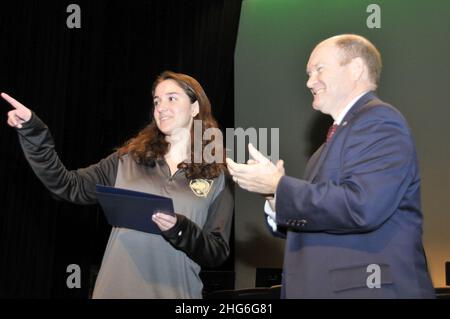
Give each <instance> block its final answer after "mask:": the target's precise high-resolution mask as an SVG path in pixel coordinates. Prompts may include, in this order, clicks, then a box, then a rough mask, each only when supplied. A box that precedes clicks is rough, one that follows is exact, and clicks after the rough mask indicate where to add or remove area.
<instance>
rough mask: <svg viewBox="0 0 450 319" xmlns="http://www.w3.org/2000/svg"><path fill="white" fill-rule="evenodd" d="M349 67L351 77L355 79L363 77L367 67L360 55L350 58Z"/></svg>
mask: <svg viewBox="0 0 450 319" xmlns="http://www.w3.org/2000/svg"><path fill="white" fill-rule="evenodd" d="M351 68H352V74H353V79H354V80H355V81H358V80H361V79H364V73H365V72H366V69H367V67H366V64H365V63H364V60H363V59H362V58H361V57H356V58H353V59H352V61H351Z"/></svg>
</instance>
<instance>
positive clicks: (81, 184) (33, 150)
mask: <svg viewBox="0 0 450 319" xmlns="http://www.w3.org/2000/svg"><path fill="white" fill-rule="evenodd" d="M17 131H18V133H19V140H20V143H21V146H22V149H23V151H24V154H25V157H26V159H27V160H28V162H29V164H30V165H31V167H32V169H33V171H34V172H35V174H36V175H37V176H38V178H39V179H40V180H41V181H42V183H43V184H44V185H45V186H46V187H47V188H48V189H49V190H50V192H52V193H53V194H54V195H56V196H57V197H59V198H61V199H63V200H67V201H70V202H72V203H76V204H95V203H96V202H97V199H96V194H95V186H96V184H102V185H108V186H116V187H120V188H126V189H131V190H136V191H142V192H147V193H153V194H157V195H161V196H167V197H171V198H172V200H173V203H174V209H175V212H176V213H177V223H176V224H175V226H174V227H173V228H171V229H170V230H168V231H165V232H163V234H162V236H161V235H155V234H150V233H144V232H139V231H135V230H131V229H126V228H120V227H113V228H112V231H111V235H110V238H109V241H108V244H107V247H106V250H105V254H104V256H103V261H102V266H101V269H100V272H99V275H98V278H97V282H96V285H95V289H94V295H93V297H94V298H201V291H202V288H203V285H202V282H201V280H200V278H199V272H200V266H207V267H212V266H217V265H219V264H221V263H222V262H223V261H224V260H225V259H226V258H227V256H228V254H229V246H228V240H229V235H230V229H231V222H232V213H233V198H232V195H231V192H230V190H229V188H228V187H227V184H226V183H225V177H224V175H223V174H221V175H220V176H219V177H217V178H214V179H211V180H205V179H197V180H189V179H187V178H186V175H185V172H184V170H178V171H177V172H176V173H175V174H174V175H171V173H170V169H169V167H168V165H167V163H166V162H165V160H164V159H160V160H157V161H156V164H155V166H153V167H152V166H149V165H144V164H138V163H136V161H134V160H133V159H132V158H131V157H129V156H128V155H124V156H122V157H121V158H119V156H118V154H117V153H113V154H111V155H109V156H108V157H106V158H105V159H102V160H101V161H100V162H98V163H97V164H94V165H91V166H89V167H86V168H82V169H78V170H71V171H69V170H67V169H66V168H65V166H64V165H63V163H62V162H61V160H60V159H59V157H58V155H57V153H56V151H55V145H54V141H53V138H52V136H51V133H50V131H49V129H48V127H47V126H46V125H45V124H44V123H43V122H42V121H41V120H40V119H39V118H38V117H37V116H36V115H35V114H33V115H32V118H31V119H30V120H29V121H28V122H26V123H24V125H23V128H21V129H18V130H17ZM149 218H150V217H149Z"/></svg>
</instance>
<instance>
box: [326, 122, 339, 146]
mask: <svg viewBox="0 0 450 319" xmlns="http://www.w3.org/2000/svg"><path fill="white" fill-rule="evenodd" d="M337 127H338V125H337V124H333V125H331V126H330V128H329V129H328V134H327V141H326V143H328V142H329V141H330V140H331V138H332V137H333V135H334V133H336V129H337Z"/></svg>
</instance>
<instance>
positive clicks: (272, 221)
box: [264, 200, 277, 231]
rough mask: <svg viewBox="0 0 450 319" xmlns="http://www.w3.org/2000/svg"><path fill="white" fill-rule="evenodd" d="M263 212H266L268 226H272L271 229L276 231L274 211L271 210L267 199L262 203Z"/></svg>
mask: <svg viewBox="0 0 450 319" xmlns="http://www.w3.org/2000/svg"><path fill="white" fill-rule="evenodd" d="M264 213H266V215H267V223H268V224H269V226H270V227H272V230H273V231H277V223H276V219H277V217H276V213H275V212H274V211H273V210H272V208H271V207H270V204H269V202H268V201H267V200H266V203H265V204H264Z"/></svg>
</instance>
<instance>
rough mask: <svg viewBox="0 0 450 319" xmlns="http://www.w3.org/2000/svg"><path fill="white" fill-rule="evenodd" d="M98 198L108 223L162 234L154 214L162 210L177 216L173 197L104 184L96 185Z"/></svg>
mask: <svg viewBox="0 0 450 319" xmlns="http://www.w3.org/2000/svg"><path fill="white" fill-rule="evenodd" d="M96 194H97V200H98V202H99V203H100V205H101V206H102V208H103V211H104V213H105V215H106V219H107V220H108V223H109V224H111V225H112V226H116V227H124V228H130V229H134V230H139V231H143V232H146V233H152V234H160V233H161V231H160V229H159V228H158V226H157V225H156V224H155V223H154V222H153V221H152V215H153V214H154V213H156V212H162V213H165V214H169V215H172V216H175V213H174V209H173V202H172V199H171V198H169V197H163V196H158V195H154V194H149V193H142V192H136V191H132V190H129V189H122V188H116V187H110V186H104V185H97V186H96Z"/></svg>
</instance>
